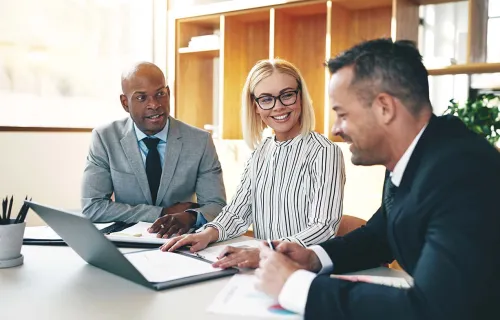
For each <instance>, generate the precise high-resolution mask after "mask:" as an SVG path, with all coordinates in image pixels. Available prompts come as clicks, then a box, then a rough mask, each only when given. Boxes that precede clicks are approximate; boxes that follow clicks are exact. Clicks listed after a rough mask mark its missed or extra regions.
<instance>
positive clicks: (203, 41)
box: [188, 34, 219, 49]
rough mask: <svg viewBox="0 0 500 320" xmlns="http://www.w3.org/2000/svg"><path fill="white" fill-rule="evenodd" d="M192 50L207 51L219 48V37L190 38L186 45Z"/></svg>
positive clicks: (213, 35) (212, 35)
mask: <svg viewBox="0 0 500 320" xmlns="http://www.w3.org/2000/svg"><path fill="white" fill-rule="evenodd" d="M188 47H189V48H192V49H207V48H218V47H219V36H218V35H216V34H210V35H205V36H197V37H192V38H191V40H190V41H189V44H188Z"/></svg>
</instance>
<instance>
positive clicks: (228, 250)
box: [217, 246, 236, 259]
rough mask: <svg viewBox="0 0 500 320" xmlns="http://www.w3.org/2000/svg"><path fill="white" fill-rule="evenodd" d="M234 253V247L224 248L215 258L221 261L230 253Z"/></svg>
mask: <svg viewBox="0 0 500 320" xmlns="http://www.w3.org/2000/svg"><path fill="white" fill-rule="evenodd" d="M234 252H236V250H235V247H231V246H226V247H225V248H224V249H222V251H221V252H220V253H219V255H218V256H217V259H222V258H224V257H225V256H228V255H230V254H231V253H234Z"/></svg>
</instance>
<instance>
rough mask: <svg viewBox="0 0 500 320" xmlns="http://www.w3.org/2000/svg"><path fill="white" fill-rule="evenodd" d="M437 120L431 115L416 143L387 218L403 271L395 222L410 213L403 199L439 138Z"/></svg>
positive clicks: (390, 235)
mask: <svg viewBox="0 0 500 320" xmlns="http://www.w3.org/2000/svg"><path fill="white" fill-rule="evenodd" d="M438 122H439V120H438V118H437V117H436V116H435V115H432V117H431V119H430V120H429V123H428V124H427V127H426V128H425V130H424V132H423V133H422V136H421V137H420V139H419V140H418V142H417V145H416V146H415V149H413V152H412V154H411V157H410V159H409V161H408V164H407V166H406V168H405V171H404V173H403V177H402V179H401V183H400V185H399V188H398V191H397V192H396V194H395V196H394V202H393V206H392V210H391V213H390V214H389V215H388V216H387V222H388V230H387V231H388V236H389V238H390V243H391V246H392V248H393V251H394V254H395V258H396V259H397V260H398V263H399V264H400V266H401V267H402V268H403V269H404V270H409V269H408V265H407V263H406V261H405V257H404V256H403V255H402V254H401V250H400V248H399V245H398V241H397V240H396V239H395V233H394V229H395V226H396V220H397V219H398V217H399V216H400V215H401V214H404V213H405V212H408V210H409V211H411V208H410V209H407V210H405V205H406V204H407V203H408V201H405V198H407V197H410V196H411V188H412V185H413V181H414V180H415V176H416V174H417V173H418V169H419V167H420V161H421V159H422V156H423V155H424V153H425V152H426V149H427V148H428V146H429V144H431V143H432V142H433V141H434V140H436V139H438V138H439V134H438V132H437V131H438V130H439V124H438Z"/></svg>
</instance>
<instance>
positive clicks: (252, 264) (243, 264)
mask: <svg viewBox="0 0 500 320" xmlns="http://www.w3.org/2000/svg"><path fill="white" fill-rule="evenodd" d="M255 267H256V263H255V262H254V261H250V260H244V261H243V262H240V263H238V268H255Z"/></svg>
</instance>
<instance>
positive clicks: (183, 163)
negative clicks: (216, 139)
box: [82, 62, 226, 238]
mask: <svg viewBox="0 0 500 320" xmlns="http://www.w3.org/2000/svg"><path fill="white" fill-rule="evenodd" d="M122 91H123V93H122V94H121V95H120V101H121V104H122V107H123V109H124V110H125V111H126V112H127V113H129V115H130V116H129V117H127V118H125V119H121V120H117V121H114V122H112V123H110V124H107V125H105V126H102V127H99V128H96V129H94V130H93V131H92V140H91V144H90V150H89V154H88V157H87V164H86V167H85V171H84V175H83V185H82V207H83V214H85V215H86V216H88V217H89V218H90V219H91V220H92V221H94V222H111V221H123V222H127V223H133V222H139V221H146V222H154V224H153V226H152V227H151V229H150V232H158V236H159V237H164V238H167V237H170V236H171V235H173V234H179V235H180V234H183V233H186V232H187V231H188V230H190V229H191V228H197V227H200V226H202V225H203V224H204V223H206V222H207V221H212V220H213V219H214V218H215V217H216V216H217V215H218V214H219V212H220V211H221V210H222V207H223V206H225V205H226V194H225V189H224V184H223V181H222V170H221V166H220V163H219V159H218V156H217V152H216V150H215V147H214V143H213V141H212V137H211V135H210V134H209V133H208V132H206V131H203V130H200V129H197V128H194V127H191V126H189V125H187V124H185V123H183V122H181V121H178V120H176V119H174V118H172V117H170V116H169V113H170V104H169V98H170V90H169V88H168V86H167V85H166V84H165V77H164V75H163V72H162V71H161V70H160V69H159V68H158V67H157V66H156V65H154V64H152V63H148V62H142V63H138V64H136V65H134V66H133V67H132V68H131V69H130V70H128V71H127V72H125V73H124V74H123V75H122ZM112 195H113V196H114V201H113V200H112ZM195 195H196V199H197V203H194V202H193V201H194V200H193V199H194V196H195Z"/></svg>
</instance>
